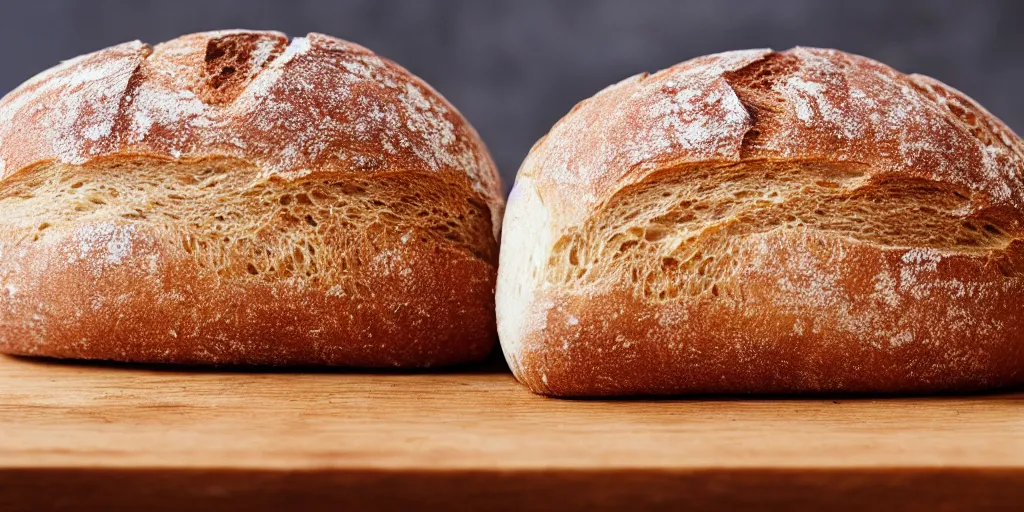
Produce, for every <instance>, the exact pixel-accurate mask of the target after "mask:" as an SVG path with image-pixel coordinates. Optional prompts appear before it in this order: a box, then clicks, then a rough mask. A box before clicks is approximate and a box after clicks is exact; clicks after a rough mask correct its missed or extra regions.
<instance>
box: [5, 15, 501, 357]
mask: <svg viewBox="0 0 1024 512" xmlns="http://www.w3.org/2000/svg"><path fill="white" fill-rule="evenodd" d="M0 179H2V181H0V212H2V215H0V219H2V220H0V281H2V282H3V283H4V288H3V290H0V295H2V298H3V301H2V307H0V320H2V321H0V348H2V349H4V350H5V351H7V352H12V353H20V354H30V355H48V356H56V357H84V358H101V359H116V360H126V361H153V362H183V363H242V364H325V363H326V364H341V365H354V366H431V365H436V364H453V363H459V362H465V361H470V360H474V359H479V358H482V357H483V356H484V355H486V353H487V351H488V349H489V347H490V346H492V344H493V341H494V337H495V336H494V319H493V312H492V311H493V287H494V280H495V274H496V263H497V240H496V239H497V236H498V233H499V229H500V220H501V215H502V211H503V206H504V205H503V200H502V193H501V183H500V180H499V178H498V175H497V171H496V169H495V168H494V165H493V163H492V162H491V160H490V157H489V155H488V154H487V151H486V149H485V148H484V146H483V144H482V142H481V141H480V140H479V137H478V136H477V134H476V133H475V131H473V129H472V127H471V126H470V125H469V124H468V122H466V121H465V119H463V118H462V116H461V115H460V114H459V113H458V112H457V111H456V110H455V109H454V108H453V107H452V106H451V105H449V104H448V103H447V102H446V101H445V100H444V99H443V98H442V97H441V96H440V95H439V94H437V93H436V92H435V91H434V90H433V89H431V88H430V87H429V86H428V85H426V84H425V83H423V82H422V81H421V80H419V79H418V78H416V77H414V76H412V75H410V74H409V73H408V72H407V71H405V70H404V69H402V68H401V67H399V66H398V65H396V64H394V63H392V62H390V61H387V60H386V59H383V58H381V57H378V56H376V55H374V54H373V53H372V52H370V51H369V50H366V49H365V48H362V47H360V46H357V45H354V44H352V43H348V42H345V41H341V40H338V39H334V38H331V37H328V36H323V35H319V34H310V35H309V36H308V37H299V38H295V39H293V40H291V41H290V42H289V41H288V39H287V38H286V37H285V36H283V35H282V34H278V33H275V32H248V31H222V32H211V33H202V34H193V35H189V36H184V37H182V38H179V39H176V40H173V41H170V42H167V43H163V44H160V45H157V46H155V47H152V48H150V47H149V46H146V45H144V44H141V43H138V42H133V43H126V44H123V45H120V46H115V47H112V48H108V49H106V50H102V51H100V52H97V53H94V54H90V55H85V56H82V57H79V58H77V59H74V60H71V61H68V62H65V63H63V64H61V65H60V66H57V67H55V68H53V69H51V70H49V71H46V72H44V73H42V74H40V75H38V76H36V77H35V78H33V79H31V80H29V81H28V82H26V83H25V84H24V85H22V86H21V87H19V88H18V89H17V90H15V91H14V92H12V93H11V94H9V95H8V96H6V97H5V98H4V99H3V100H2V101H0Z"/></svg>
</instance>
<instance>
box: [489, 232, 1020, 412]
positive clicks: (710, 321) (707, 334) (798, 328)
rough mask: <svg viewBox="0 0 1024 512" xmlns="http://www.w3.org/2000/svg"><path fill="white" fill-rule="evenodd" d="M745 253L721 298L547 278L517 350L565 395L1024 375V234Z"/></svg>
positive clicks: (945, 382)
mask: <svg viewBox="0 0 1024 512" xmlns="http://www.w3.org/2000/svg"><path fill="white" fill-rule="evenodd" d="M997 252H998V253H999V254H996V253H997ZM758 254H759V255H760V256H758ZM736 259H737V261H739V262H741V263H740V267H739V268H738V269H737V271H736V272H735V273H734V274H733V275H732V277H731V278H730V280H728V281H726V282H723V284H722V285H721V286H719V287H717V288H716V292H717V294H711V293H705V294H702V295H700V296H696V297H691V296H684V297H680V298H676V299H673V300H668V301H652V300H650V298H644V297H642V296H638V295H637V294H636V293H635V292H634V289H633V288H631V285H630V283H619V284H618V285H616V286H615V287H613V288H611V289H605V290H599V291H595V290H573V291H565V290H564V289H559V288H557V287H549V288H547V289H545V290H543V291H540V292H538V293H537V294H536V295H535V296H534V300H533V301H532V303H531V304H530V306H529V308H528V310H527V313H526V315H525V321H524V323H523V329H524V331H523V332H524V334H523V337H522V340H523V341H522V343H521V344H518V345H516V347H517V349H516V352H515V353H512V354H506V355H507V356H508V357H507V359H508V360H509V361H510V362H511V366H512V368H513V371H514V373H515V374H516V376H517V378H518V379H519V380H520V381H521V382H523V383H524V384H525V385H526V386H527V387H529V388H530V389H531V390H533V391H534V392H537V393H541V394H546V395H554V396H566V397H570V396H577V397H581V396H625V395H665V394H718V393H723V394H784V393H785V394H789V393H931V392H958V391H975V390H983V389H997V388H1004V387H1007V386H1013V385H1018V384H1020V383H1022V382H1024V314H1022V313H1021V309H1020V307H1019V302H1018V301H1019V298H1020V297H1022V296H1024V283H1022V279H1021V277H1020V276H1019V275H1016V274H1012V275H1006V273H1005V272H1006V271H1007V269H1010V270H1011V271H1012V269H1017V268H1024V267H1022V265H1021V262H1022V261H1024V244H1022V243H1020V242H1017V241H1014V242H1013V243H1012V244H1011V245H1010V246H1009V247H1007V248H1006V249H1005V250H1003V251H992V252H989V253H977V254H964V253H942V252H940V251H934V250H921V249H908V248H886V247H879V246H876V245H873V244H869V243H864V242H859V241H856V240H852V239H848V238H836V237H830V236H826V235H822V234H819V233H816V232H814V231H813V230H797V231H777V232H770V233H764V234H758V235H755V236H753V237H751V238H749V239H747V240H745V241H744V243H743V244H742V248H741V249H740V251H739V252H738V253H737V255H736ZM505 349H506V350H508V349H509V347H508V346H506V347H505Z"/></svg>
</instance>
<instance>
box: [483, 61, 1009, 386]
mask: <svg viewBox="0 0 1024 512" xmlns="http://www.w3.org/2000/svg"><path fill="white" fill-rule="evenodd" d="M776 169H783V171H785V172H783V171H777V170H776ZM1022 176H1024V144H1022V142H1021V140H1020V138H1019V137H1017V136H1016V135H1015V134H1014V133H1013V132H1012V131H1011V130H1010V129H1009V128H1007V127H1006V126H1005V125H1003V124H1002V123H1001V122H1000V121H999V120H998V119H996V118H995V117H994V116H992V115H991V114H990V113H988V112H987V111H985V110H984V109H983V108H982V107H980V106H979V105H977V104H976V103H975V102H973V101H972V100H970V99H969V98H967V97H966V96H964V95H963V94H962V93H959V92H957V91H955V90H954V89H952V88H950V87H948V86H946V85H944V84H942V83H940V82H938V81H936V80H934V79H931V78H928V77H923V76H920V75H903V74H901V73H899V72H897V71H895V70H892V69H891V68H889V67H887V66H885V65H883V64H880V63H878V62H875V61H872V60H870V59H866V58H863V57H859V56H854V55H850V54H846V53H842V52H839V51H836V50H824V49H814V48H794V49H792V50H789V51H786V52H772V51H770V50H750V51H742V52H730V53H726V54H718V55H711V56H706V57H701V58H698V59H694V60H691V61H687V62H684V63H682V64H679V65H677V66H674V67H672V68H669V69H666V70H663V71H661V72H658V73H656V74H654V75H646V74H645V75H638V76H636V77H632V78H629V79H627V80H624V81H623V82H620V83H618V84H616V85H613V86H611V87H609V88H607V89H605V90H603V91H601V92H599V93H598V94H597V95H595V96H594V97H592V98H590V99H588V100H585V101H583V102H581V103H580V104H579V105H577V106H576V107H575V108H574V109H573V110H572V111H571V112H570V113H569V114H568V115H567V116H566V117H565V118H563V119H562V120H561V121H559V122H558V123H557V124H556V125H555V126H554V127H553V128H552V130H551V132H550V133H549V134H548V135H547V136H545V137H544V138H543V139H541V140H540V141H539V142H538V143H537V144H536V145H535V146H534V148H533V149H532V150H531V152H530V154H529V155H528V156H527V158H526V160H525V161H524V163H523V166H522V167H521V169H520V172H519V176H518V177H517V182H516V185H515V187H514V188H513V191H512V194H511V196H510V198H509V204H508V209H507V212H506V222H505V228H504V229H505V237H504V239H503V241H502V252H501V264H500V269H499V279H498V292H497V312H498V330H499V336H500V337H501V343H502V348H503V350H504V352H505V355H506V359H507V360H508V361H509V364H510V366H511V367H512V369H513V372H514V373H515V374H516V376H517V378H519V380H520V381H521V382H523V383H524V384H526V385H527V386H528V387H529V388H530V389H531V390H533V391H535V392H538V393H543V394H550V395H556V396H609V395H643V394H679V393H806V392H934V391H951V390H952V391H966V390H978V389H989V388H996V387H1003V386H1010V385H1016V384H1019V383H1020V382H1021V381H1022V380H1024V316H1022V315H1021V314H1020V313H1019V308H1017V307H1016V306H1015V302H1016V301H1017V298H1018V297H1020V296H1021V293H1022V292H1024V280H1022V277H1021V276H1022V271H1024V260H1022V259H1021V255H1022V252H1021V250H1022V249H1021V248H1022V245H1021V244H1022V237H1021V235H1022V223H1021V220H1022V213H1024V187H1022V186H1021V184H1020V180H1021V177H1022ZM667 179H670V180H669V181H671V184H670V185H665V183H668V182H669V181H666V180H667ZM741 179H745V180H748V181H752V182H754V183H756V182H757V180H759V179H760V180H763V181H762V182H761V188H763V189H764V190H765V193H764V194H761V193H760V192H758V190H757V188H758V187H756V186H754V187H751V186H750V185H749V184H747V185H743V186H741V185H738V184H737V180H741ZM688 180H690V182H692V189H693V190H692V191H690V192H686V193H681V192H678V190H680V189H682V188H685V187H687V186H690V185H689V184H688V183H689V182H688ZM655 187H660V188H655ZM730 187H731V188H730ZM652 190H654V191H658V192H659V194H661V191H664V192H663V195H655V194H653V193H651V192H650V191H652ZM644 191H647V192H644ZM644 194H646V195H644ZM673 194H676V195H673ZM652 197H654V198H658V197H665V198H668V199H665V200H663V201H662V200H660V199H659V200H658V201H661V202H658V201H655V200H652V199H651V198H652ZM680 198H681V199H680ZM709 198H713V200H711V199H709ZM865 198H869V199H865ZM814 200H820V203H821V204H820V207H819V208H818V209H813V207H812V209H810V210H807V211H804V210H801V209H800V208H805V207H806V204H807V203H808V202H809V201H814ZM858 201H859V203H858ZM872 201H874V203H872ZM930 201H934V203H935V204H931V203H930ZM943 201H945V202H943ZM848 204H856V205H858V206H857V208H860V209H856V208H853V207H850V208H847V209H846V210H844V209H843V205H848ZM889 204H897V205H899V206H900V207H901V208H904V207H905V208H907V210H906V211H907V212H913V215H909V214H908V219H911V218H912V219H914V220H912V221H911V220H907V221H906V222H907V224H900V221H899V220H898V219H897V220H895V221H893V220H892V219H891V218H889V217H886V216H885V215H884V213H885V212H884V211H883V210H884V208H886V207H888V206H885V205H889ZM865 205H866V206H865ZM879 205H882V206H879ZM850 211H856V212H857V215H859V216H862V217H864V218H866V219H868V220H872V219H873V220H874V222H873V223H872V222H868V223H867V224H866V225H868V227H867V228H865V227H864V225H861V224H851V223H849V222H845V221H846V220H848V218H847V217H844V215H847V216H849V215H851V213H850ZM708 212H710V213H708ZM836 212H838V213H836ZM624 219H625V220H624ZM667 219H671V222H669V221H668V220H667ZM680 219H683V220H680ZM693 219H696V220H693ZM878 219H884V222H883V223H882V224H881V225H880V224H879V221H878ZM922 219H923V220H922ZM911 222H921V224H920V225H918V224H913V225H911V224H910V223H911ZM886 223H888V224H886ZM976 224H977V226H981V225H984V229H980V228H978V227H977V226H976ZM940 225H941V226H954V227H955V228H956V232H953V231H950V232H949V233H937V232H935V231H934V230H936V228H934V226H940ZM523 226H529V229H524V228H523ZM929 226H932V227H931V228H929ZM655 228H656V229H655ZM890 228H891V229H890ZM929 229H932V230H933V231H932V232H929V231H928V230H929ZM945 229H946V228H943V230H945ZM950 229H952V228H950ZM970 230H975V231H980V232H981V235H983V236H979V237H975V236H974V235H972V234H971V233H972V232H971V231H970ZM961 231H962V232H963V233H966V234H967V235H970V236H966V235H965V236H961ZM986 233H987V234H986ZM989 235H991V236H989ZM622 240H627V241H626V242H622ZM978 240H982V241H981V242H979V241H978ZM669 242H672V243H669ZM619 244H621V245H619ZM613 246H618V247H619V252H618V253H615V252H614V251H613V250H609V249H608V247H613ZM636 247H640V248H642V249H643V250H642V251H640V250H638V249H636ZM524 248H525V249H524ZM643 251H646V252H643ZM694 253H696V256H694ZM702 253H703V255H702ZM609 255H610V256H609ZM712 256H713V257H714V258H717V260H715V259H714V258H712ZM616 258H619V259H616ZM686 258H691V259H689V260H687V259H686ZM701 258H705V259H703V260H702V259H701ZM689 262H693V263H692V267H693V268H692V269H689V270H686V272H689V273H686V272H684V271H682V270H677V269H678V268H679V267H682V266H685V265H686V264H687V263H689ZM709 262H710V263H709ZM701 263H703V264H701ZM716 265H717V267H716ZM630 266H632V268H633V269H634V273H633V274H632V275H630V274H629V273H628V272H627V271H626V270H625V269H626V268H627V267H630ZM637 268H639V269H640V273H639V276H638V275H637V273H636V272H635V269H637ZM705 268H707V269H709V270H707V273H706V272H705ZM665 269H670V270H671V271H672V272H679V273H674V274H670V273H668V270H665ZM645 272H646V274H645ZM712 274H713V275H712ZM678 276H683V277H678ZM673 280H675V281H674V282H673ZM666 281H667V284H666ZM659 286H660V287H661V288H658V287H659ZM659 291H660V293H659Z"/></svg>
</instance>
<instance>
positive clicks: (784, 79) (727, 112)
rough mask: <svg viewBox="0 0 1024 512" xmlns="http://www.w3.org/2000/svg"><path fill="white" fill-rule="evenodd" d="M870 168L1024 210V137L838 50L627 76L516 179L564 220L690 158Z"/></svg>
mask: <svg viewBox="0 0 1024 512" xmlns="http://www.w3.org/2000/svg"><path fill="white" fill-rule="evenodd" d="M757 159H774V160H796V161H798V160H814V161H823V162H845V163H852V164H863V165H864V166H865V167H867V168H870V169H871V170H872V172H873V173H874V174H875V175H883V174H887V173H898V174H899V175H901V176H905V177H915V178H922V179H928V180H933V181H937V182H940V183H946V184H950V185H952V186H956V187H960V188H964V189H966V190H969V191H970V192H971V193H972V203H973V204H975V205H978V206H979V207H989V206H999V205H1008V206H1011V207H1012V208H1014V209H1016V210H1017V211H1018V212H1019V211H1024V187H1021V186H1020V180H1021V178H1022V177H1024V144H1022V143H1021V140H1020V138H1019V137H1017V136H1016V135H1015V134H1014V133H1013V132H1012V131H1011V130H1010V129H1009V128H1007V127H1006V126H1005V125H1004V124H1003V123H1002V122H1000V121H999V120H998V119H997V118H995V117H994V116H993V115H991V114H990V113H988V112H987V111H986V110H985V109H984V108H982V107H981V106H979V105H978V104H977V103H975V102H974V101H972V100H971V99H970V98H968V97H967V96H965V95H964V94H962V93H960V92H959V91H956V90H955V89H953V88H951V87H949V86H946V85H944V84H942V83H941V82H939V81H937V80H934V79H932V78H929V77H926V76H921V75H904V74H902V73H900V72H898V71H895V70H893V69H892V68H890V67H888V66H886V65H884V64H881V63H879V62H876V61H873V60H871V59H867V58H864V57H859V56H856V55H850V54H847V53H843V52H841V51H837V50H826V49H817V48H801V47H797V48H793V49H791V50H788V51H785V52H773V51H771V50H747V51H736V52H727V53H721V54H717V55H710V56H706V57H700V58H696V59H693V60H690V61H687V62H683V63H681V64H678V65H676V66H673V67H671V68H668V69H665V70H663V71H660V72H658V73H656V74H653V75H648V74H646V73H644V74H640V75H636V76H633V77H631V78H627V79H626V80H623V81H622V82H619V83H618V84H615V85H612V86H610V87H608V88H606V89H604V90H602V91H600V92H599V93H597V94H596V95H595V96H593V97H592V98H589V99H587V100H584V101H583V102H581V103H579V104H578V105H576V107H575V108H573V110H572V111H571V112H569V114H567V115H566V116H565V117H564V118H563V119H562V120H561V121H559V122H558V123H557V124H556V125H555V126H554V127H553V128H552V129H551V132H550V133H549V134H548V135H547V136H545V137H544V138H542V139H541V140H540V141H539V142H538V143H537V144H536V145H535V146H534V148H533V149H532V150H531V152H530V155H529V156H528V157H527V160H526V161H525V162H524V163H523V166H522V169H521V170H520V175H522V176H527V177H529V178H530V179H531V180H532V181H533V182H534V183H536V185H537V190H538V191H539V193H540V194H541V195H542V196H543V199H544V202H545V204H547V205H549V210H550V213H551V215H552V216H553V217H555V219H554V220H555V221H556V223H557V224H560V225H563V226H571V225H578V224H580V223H581V222H582V221H583V220H584V219H585V218H586V217H587V216H588V215H590V212H592V210H593V208H594V206H595V205H597V204H600V203H601V202H602V201H604V200H606V199H607V198H608V197H610V196H611V195H612V194H614V193H615V192H616V191H618V190H620V189H622V188H623V187H625V186H628V185H630V184H632V183H637V182H639V181H641V180H643V179H644V178H645V177H646V176H648V175H649V174H651V173H652V172H655V171H657V170H659V169H665V168H670V167H672V166H676V165H679V164H684V163H699V162H709V163H711V162H715V163H727V162H736V161H740V160H757Z"/></svg>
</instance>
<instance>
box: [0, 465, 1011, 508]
mask: <svg viewBox="0 0 1024 512" xmlns="http://www.w3.org/2000/svg"><path fill="white" fill-rule="evenodd" d="M1021 503H1024V467H1020V468H999V469H984V468H948V469H942V468H891V469H890V468H886V469H877V468H864V469H752V468H744V469H707V470H699V469H698V470H527V471H483V470H465V471H429V470H428V471H419V470H410V471H396V470H327V469H324V470H296V471H278V470H238V469H220V470H218V469H194V470H193V469H180V470H168V469H80V468H67V469H59V468H43V469H9V468H8V469H2V470H0V510H4V511H8V512H14V511H22V510H94V509H95V510H147V512H158V511H163V510H189V511H190V512H202V511H207V510H210V511H230V510H245V511H259V510H338V509H342V510H345V509H354V510H421V509H430V510H433V509H458V510H474V509H487V510H620V509H628V510H658V509H679V508H685V509H686V510H782V509H785V510H832V511H844V510H851V511H853V510H866V509H869V508H872V507H880V508H882V509H884V510H912V511H917V510H921V511H925V510H927V511H931V510H940V509H941V510H944V511H951V510H996V509H1000V510H1002V509H1006V508H1013V507H1016V506H1020V504H1021Z"/></svg>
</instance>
